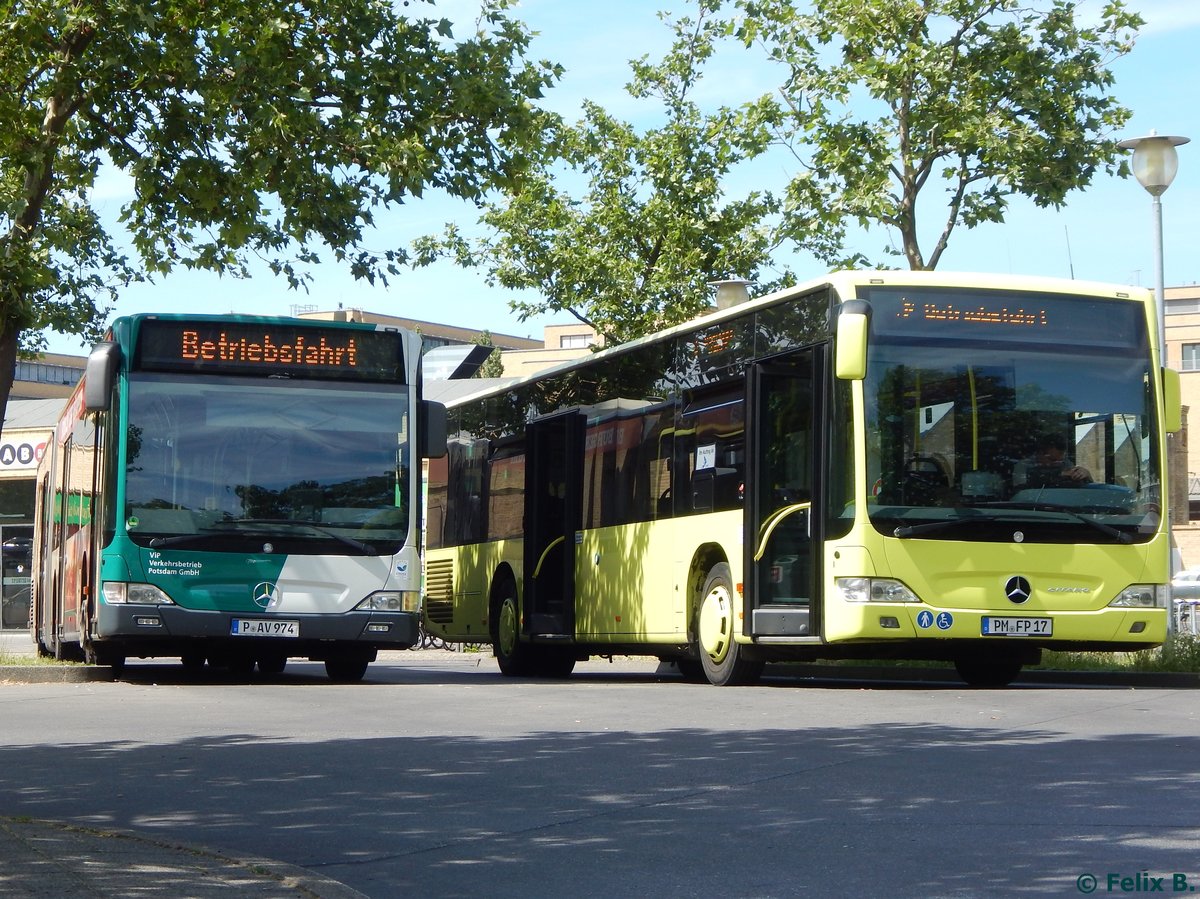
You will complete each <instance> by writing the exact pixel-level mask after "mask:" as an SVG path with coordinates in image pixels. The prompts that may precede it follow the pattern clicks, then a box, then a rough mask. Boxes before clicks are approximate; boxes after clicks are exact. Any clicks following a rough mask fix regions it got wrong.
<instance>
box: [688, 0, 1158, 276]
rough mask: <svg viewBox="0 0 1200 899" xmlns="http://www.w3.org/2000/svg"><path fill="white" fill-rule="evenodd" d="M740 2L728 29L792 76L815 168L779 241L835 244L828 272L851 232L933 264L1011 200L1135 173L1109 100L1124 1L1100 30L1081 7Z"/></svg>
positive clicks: (1127, 41) (795, 117) (1056, 0)
mask: <svg viewBox="0 0 1200 899" xmlns="http://www.w3.org/2000/svg"><path fill="white" fill-rule="evenodd" d="M698 2H699V3H700V5H701V7H702V8H704V9H706V10H707V11H709V12H710V13H715V12H716V11H717V10H718V9H720V8H721V7H723V6H725V5H726V4H725V3H724V2H723V0H698ZM734 5H735V6H736V7H737V8H738V9H739V10H740V11H741V13H742V15H741V16H735V17H732V18H730V19H729V20H728V24H727V33H729V34H731V35H733V36H735V37H736V38H737V39H739V40H740V41H741V42H742V43H743V44H745V45H746V46H758V47H761V49H762V50H763V51H764V52H765V54H766V56H767V58H768V59H770V60H771V61H773V62H775V63H778V64H779V65H781V66H782V67H783V69H784V71H785V72H786V73H787V74H786V80H785V82H784V84H783V85H782V87H781V89H780V91H779V94H780V98H779V101H778V102H779V104H780V113H781V119H782V121H783V126H782V128H781V129H780V138H781V141H782V143H783V144H784V145H785V146H787V147H788V148H789V149H790V151H791V152H792V153H793V154H794V156H795V158H796V159H797V160H798V162H799V163H800V164H801V166H802V169H803V170H802V171H801V173H800V174H798V175H797V176H796V177H795V178H793V180H792V181H791V183H790V184H789V185H788V187H787V190H786V203H785V216H784V226H783V233H785V234H786V233H789V232H790V233H791V234H793V235H794V236H796V237H797V239H798V240H799V242H801V243H802V244H803V243H804V241H805V240H806V239H807V238H808V237H809V236H810V235H811V234H812V233H814V230H815V231H816V232H817V233H821V234H823V235H825V236H826V240H832V246H830V245H829V244H828V243H827V244H825V245H815V246H814V247H813V248H814V249H815V251H816V252H817V255H818V256H819V258H822V259H823V260H824V261H826V262H828V263H830V264H832V265H837V264H842V263H844V262H846V261H847V259H846V256H847V254H846V252H845V237H846V226H847V224H848V223H853V222H857V223H858V224H859V225H861V226H862V227H864V228H865V227H870V226H872V225H876V224H878V225H884V226H885V227H887V228H888V229H892V230H893V231H894V232H897V233H898V235H899V238H900V250H899V251H898V252H899V253H902V254H903V256H904V257H905V259H906V261H907V262H908V265H909V267H910V268H913V269H933V268H935V267H936V266H937V264H938V262H939V260H940V259H941V256H942V253H943V252H944V251H945V249H946V247H947V245H948V243H949V240H950V235H951V233H952V232H953V230H954V229H955V228H956V227H957V226H959V225H962V226H963V227H966V228H973V227H975V226H976V225H979V224H981V223H983V222H1001V221H1003V218H1004V213H1005V209H1006V205H1007V200H1008V198H1009V197H1011V196H1014V195H1023V196H1026V197H1029V198H1031V199H1032V200H1033V201H1034V203H1035V204H1037V205H1038V206H1042V207H1047V206H1053V207H1058V206H1061V205H1062V203H1063V202H1064V198H1065V197H1066V195H1067V194H1068V193H1069V192H1070V191H1072V190H1076V189H1081V188H1083V187H1085V186H1086V185H1087V184H1088V183H1089V182H1090V181H1091V179H1092V177H1093V176H1094V175H1095V173H1096V171H1097V170H1098V169H1100V168H1103V169H1104V170H1106V171H1108V172H1112V171H1114V170H1119V171H1120V172H1121V174H1125V172H1126V165H1125V163H1124V162H1123V161H1121V162H1120V163H1119V165H1118V164H1117V161H1118V160H1120V159H1122V157H1123V156H1124V154H1122V153H1121V152H1120V151H1119V150H1118V148H1117V147H1116V143H1115V141H1114V140H1113V137H1112V134H1113V132H1114V131H1115V130H1116V129H1118V128H1119V127H1120V126H1121V125H1123V124H1124V123H1125V122H1126V121H1127V119H1128V117H1129V111H1128V110H1127V109H1125V108H1123V107H1122V106H1120V105H1119V104H1118V103H1117V101H1116V100H1115V99H1114V98H1113V97H1112V96H1111V94H1110V92H1109V89H1110V88H1111V86H1112V84H1113V75H1112V72H1111V71H1110V69H1109V68H1108V66H1109V64H1110V63H1111V62H1112V61H1113V60H1114V59H1115V58H1117V57H1119V56H1121V55H1122V54H1124V53H1127V52H1128V51H1129V50H1130V48H1131V47H1132V42H1133V37H1134V35H1135V33H1136V30H1137V28H1138V27H1140V26H1141V24H1142V22H1143V20H1142V19H1141V17H1140V16H1138V15H1136V14H1134V13H1131V12H1129V11H1128V10H1127V9H1126V8H1125V7H1124V5H1123V4H1122V3H1121V2H1120V0H1110V2H1107V3H1106V5H1105V6H1104V8H1103V10H1102V12H1101V16H1100V20H1099V21H1098V22H1097V23H1095V24H1083V23H1082V22H1081V21H1080V17H1079V15H1078V13H1077V10H1076V4H1075V2H1073V0H1050V2H1045V0H806V2H805V3H803V4H802V7H803V10H804V11H801V4H797V3H794V2H792V0H735V3H734ZM937 184H941V185H943V186H944V187H945V188H946V191H947V194H948V198H947V202H946V207H945V213H944V219H943V220H942V224H941V225H940V226H938V228H939V229H940V230H934V231H933V232H932V233H934V234H936V235H937V237H936V240H935V241H934V243H933V247H932V249H931V250H926V249H923V247H922V233H923V232H922V229H921V228H920V227H919V217H918V199H919V198H921V195H922V191H923V190H924V189H925V188H926V187H929V186H931V185H937ZM921 208H922V209H927V208H929V204H922V206H921ZM893 252H897V251H893ZM854 261H863V258H862V256H861V254H860V255H859V256H858V257H857V259H856V260H854Z"/></svg>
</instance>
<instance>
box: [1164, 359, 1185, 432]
mask: <svg viewBox="0 0 1200 899" xmlns="http://www.w3.org/2000/svg"><path fill="white" fill-rule="evenodd" d="M1162 383H1163V427H1164V428H1165V429H1166V431H1167V432H1168V433H1170V434H1178V433H1179V432H1180V431H1182V430H1183V399H1182V395H1181V393H1180V389H1179V372H1177V371H1175V369H1173V368H1164V369H1163V370H1162Z"/></svg>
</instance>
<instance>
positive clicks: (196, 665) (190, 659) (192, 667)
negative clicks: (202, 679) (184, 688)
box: [179, 649, 204, 674]
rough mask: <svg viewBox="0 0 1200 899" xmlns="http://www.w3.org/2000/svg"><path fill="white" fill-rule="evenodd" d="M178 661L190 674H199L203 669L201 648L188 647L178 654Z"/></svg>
mask: <svg viewBox="0 0 1200 899" xmlns="http://www.w3.org/2000/svg"><path fill="white" fill-rule="evenodd" d="M179 661H180V662H182V663H183V668H184V670H185V671H188V672H190V673H191V674H199V673H200V672H201V671H203V670H204V652H203V651H202V650H201V651H198V650H195V649H189V650H188V651H187V652H184V653H181V654H180V656H179Z"/></svg>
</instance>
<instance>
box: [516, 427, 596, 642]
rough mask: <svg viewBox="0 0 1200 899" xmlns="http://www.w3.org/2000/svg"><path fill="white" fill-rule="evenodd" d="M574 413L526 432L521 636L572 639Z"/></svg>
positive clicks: (576, 489)
mask: <svg viewBox="0 0 1200 899" xmlns="http://www.w3.org/2000/svg"><path fill="white" fill-rule="evenodd" d="M586 424H587V418H586V417H585V416H584V415H583V414H582V413H581V412H578V411H571V412H564V413H561V414H557V415H551V416H547V417H546V418H542V419H538V420H536V421H532V422H530V423H529V424H528V426H527V427H526V430H525V441H526V443H525V446H526V455H525V585H524V591H523V592H524V615H523V618H524V632H525V633H526V634H527V635H529V636H534V637H560V638H571V637H574V636H575V534H576V532H577V531H578V529H579V526H580V520H581V519H580V509H581V506H582V491H583V442H584V431H585V428H586Z"/></svg>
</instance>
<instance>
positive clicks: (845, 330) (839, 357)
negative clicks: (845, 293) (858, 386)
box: [834, 300, 871, 381]
mask: <svg viewBox="0 0 1200 899" xmlns="http://www.w3.org/2000/svg"><path fill="white" fill-rule="evenodd" d="M870 312H871V307H870V306H869V305H868V304H867V303H866V302H865V301H863V300H848V301H846V302H845V303H843V304H842V306H841V309H840V310H839V311H838V317H837V335H836V338H835V340H836V344H835V356H834V371H835V373H836V374H837V376H838V378H840V379H841V380H843V381H861V380H862V379H863V378H865V377H866V376H867V333H868V331H869V330H870V326H871V315H870Z"/></svg>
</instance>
